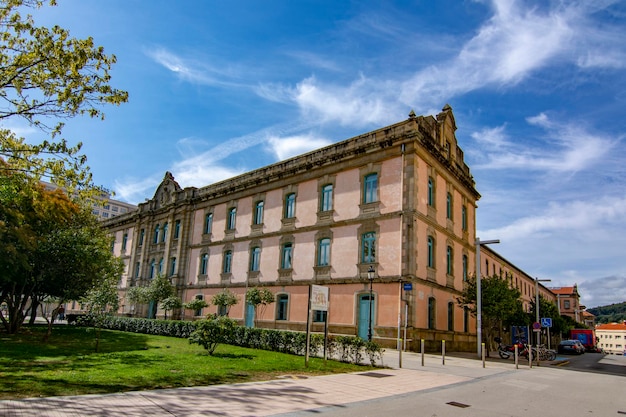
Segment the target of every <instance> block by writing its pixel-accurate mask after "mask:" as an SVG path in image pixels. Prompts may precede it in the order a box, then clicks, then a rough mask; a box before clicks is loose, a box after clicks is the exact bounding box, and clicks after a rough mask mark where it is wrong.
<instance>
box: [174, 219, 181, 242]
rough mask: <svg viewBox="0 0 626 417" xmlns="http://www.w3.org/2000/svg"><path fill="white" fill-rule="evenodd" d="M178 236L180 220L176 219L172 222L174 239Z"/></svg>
mask: <svg viewBox="0 0 626 417" xmlns="http://www.w3.org/2000/svg"><path fill="white" fill-rule="evenodd" d="M179 237H180V220H176V222H175V223H174V239H178V238H179Z"/></svg>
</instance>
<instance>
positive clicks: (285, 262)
mask: <svg viewBox="0 0 626 417" xmlns="http://www.w3.org/2000/svg"><path fill="white" fill-rule="evenodd" d="M292 254H293V245H292V244H291V243H285V244H284V245H283V253H282V258H281V262H280V267H281V268H282V269H291V256H292Z"/></svg>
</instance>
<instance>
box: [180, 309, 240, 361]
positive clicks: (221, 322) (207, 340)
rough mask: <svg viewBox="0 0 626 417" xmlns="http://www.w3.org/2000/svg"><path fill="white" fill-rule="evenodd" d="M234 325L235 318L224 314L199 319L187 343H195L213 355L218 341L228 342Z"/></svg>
mask: <svg viewBox="0 0 626 417" xmlns="http://www.w3.org/2000/svg"><path fill="white" fill-rule="evenodd" d="M236 325H237V324H236V322H235V320H232V319H229V318H228V317H225V316H221V317H213V318H210V319H208V320H200V321H199V322H198V323H197V325H196V330H194V331H193V333H191V335H190V336H189V343H196V344H198V345H200V346H202V347H204V348H205V349H206V350H207V352H208V353H209V355H213V352H215V349H216V348H217V346H218V345H219V344H220V343H228V342H229V340H230V337H231V336H232V334H233V331H234V329H235V327H236Z"/></svg>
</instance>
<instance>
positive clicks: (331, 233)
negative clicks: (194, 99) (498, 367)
mask: <svg viewBox="0 0 626 417" xmlns="http://www.w3.org/2000/svg"><path fill="white" fill-rule="evenodd" d="M455 130H456V124H455V119H454V115H453V113H452V109H451V108H450V107H449V106H445V107H444V108H443V110H442V111H441V112H440V113H439V114H438V115H437V116H416V115H415V114H414V113H413V112H411V114H410V115H409V118H408V119H407V120H405V121H403V122H400V123H396V124H394V125H391V126H387V127H384V128H382V129H378V130H375V131H372V132H369V133H366V134H363V135H360V136H357V137H354V138H351V139H348V140H345V141H342V142H338V143H335V144H333V145H330V146H327V147H325V148H322V149H318V150H315V151H312V152H309V153H306V154H304V155H301V156H297V157H294V158H291V159H288V160H285V161H281V162H279V163H276V164H273V165H270V166H267V167H264V168H260V169H257V170H254V171H251V172H249V173H246V174H243V175H240V176H237V177H234V178H231V179H228V180H225V181H222V182H219V183H215V184H212V185H209V186H206V187H202V188H194V187H189V188H181V187H180V185H179V184H178V183H177V182H176V181H175V180H174V177H173V176H172V174H170V173H166V175H165V177H164V179H163V181H162V183H161V184H160V185H159V186H158V188H157V190H156V193H155V195H154V197H153V198H152V199H151V200H148V201H146V202H145V203H142V204H139V207H138V209H137V210H136V211H134V212H131V213H127V214H125V215H120V216H117V217H115V218H114V219H111V220H108V221H105V223H104V224H105V227H107V228H108V229H109V230H110V231H111V233H112V234H113V235H114V236H115V243H114V252H115V253H116V254H118V255H119V256H121V258H122V259H123V260H124V262H125V264H126V271H125V273H124V275H123V277H122V279H121V282H120V291H121V293H122V294H121V295H122V296H124V293H125V291H126V289H127V288H129V287H131V286H135V285H147V283H148V282H149V280H150V279H152V278H154V277H155V276H156V274H158V273H161V274H164V275H166V276H167V277H169V278H171V281H172V283H173V284H175V286H176V288H177V289H178V292H179V295H180V296H181V297H182V299H183V300H185V301H188V300H191V299H194V298H203V299H205V300H207V301H210V299H211V297H212V296H213V295H214V294H215V293H217V292H219V291H221V290H222V289H223V288H229V289H230V290H231V291H233V292H235V293H236V294H238V295H239V296H240V299H241V300H242V301H241V302H240V303H239V304H237V305H235V306H233V308H232V309H231V311H230V317H233V318H236V319H239V320H241V321H242V323H246V324H247V325H252V323H253V320H252V318H254V316H255V314H256V325H257V326H260V327H269V328H279V329H297V330H303V329H305V325H306V319H307V297H308V291H309V286H310V285H311V284H316V285H323V286H327V287H329V291H330V308H329V312H328V323H329V331H330V332H331V333H339V334H352V335H359V336H361V337H363V338H367V335H368V331H369V327H370V320H369V311H370V302H371V308H372V314H371V316H372V320H371V328H372V333H373V338H374V339H375V340H378V341H380V342H383V343H388V344H395V338H396V337H397V335H398V329H399V323H402V324H403V325H404V323H406V325H407V330H408V333H407V339H412V340H414V341H417V340H419V339H421V338H424V339H426V341H427V343H432V344H433V345H436V344H437V343H438V342H439V341H440V340H442V339H446V341H447V343H448V344H449V346H451V348H455V349H463V348H471V346H473V344H474V343H475V335H476V330H475V328H476V324H475V321H474V319H473V318H472V317H471V316H470V314H469V313H468V312H467V311H464V310H463V309H461V308H460V307H459V306H458V305H457V303H456V296H457V295H458V294H459V293H460V291H461V290H462V287H463V281H464V279H465V278H466V277H467V276H468V271H472V270H473V259H474V239H475V209H476V201H477V200H478V199H479V197H480V195H479V193H478V192H477V191H476V189H475V184H474V180H473V177H472V175H471V174H470V170H469V167H468V166H467V165H466V164H465V162H464V160H463V151H462V150H461V148H460V147H459V146H458V144H457V140H456V137H455ZM368 270H373V271H374V273H373V274H372V281H371V282H370V280H369V279H368ZM370 284H371V295H372V297H371V299H370ZM405 284H410V289H408V288H409V285H405ZM250 287H266V288H268V289H270V290H271V291H272V292H273V293H274V294H275V295H276V303H275V304H273V305H271V306H270V307H269V308H267V309H265V311H263V312H260V311H259V312H254V311H253V310H252V309H251V308H250V306H248V308H244V303H243V296H244V294H245V291H246V289H247V288H250ZM123 304H124V305H123V306H122V307H121V308H122V310H121V311H120V313H124V314H129V315H139V316H146V315H153V314H154V309H155V307H156V306H150V308H151V309H152V311H145V308H143V307H141V306H133V305H130V303H128V302H125V303H123ZM405 306H406V307H405ZM140 307H141V308H143V309H142V310H135V308H137V309H139V308H140ZM405 311H406V312H407V313H408V314H407V316H406V317H404V312H405ZM216 312H217V310H216V307H214V306H211V307H208V308H205V309H204V311H198V312H195V313H198V314H200V315H206V314H207V313H216ZM192 314H194V312H190V311H185V312H181V314H180V315H184V316H185V317H186V318H189V316H190V315H192ZM401 315H402V318H401V319H400V316H401ZM323 319H324V315H323V314H321V313H317V314H315V315H314V321H316V322H319V321H323ZM320 328H321V325H320V324H316V325H314V330H315V329H320Z"/></svg>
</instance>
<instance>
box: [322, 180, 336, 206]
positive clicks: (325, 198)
mask: <svg viewBox="0 0 626 417" xmlns="http://www.w3.org/2000/svg"><path fill="white" fill-rule="evenodd" d="M332 209H333V185H332V184H326V185H325V186H323V187H322V198H321V201H320V211H330V210H332Z"/></svg>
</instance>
